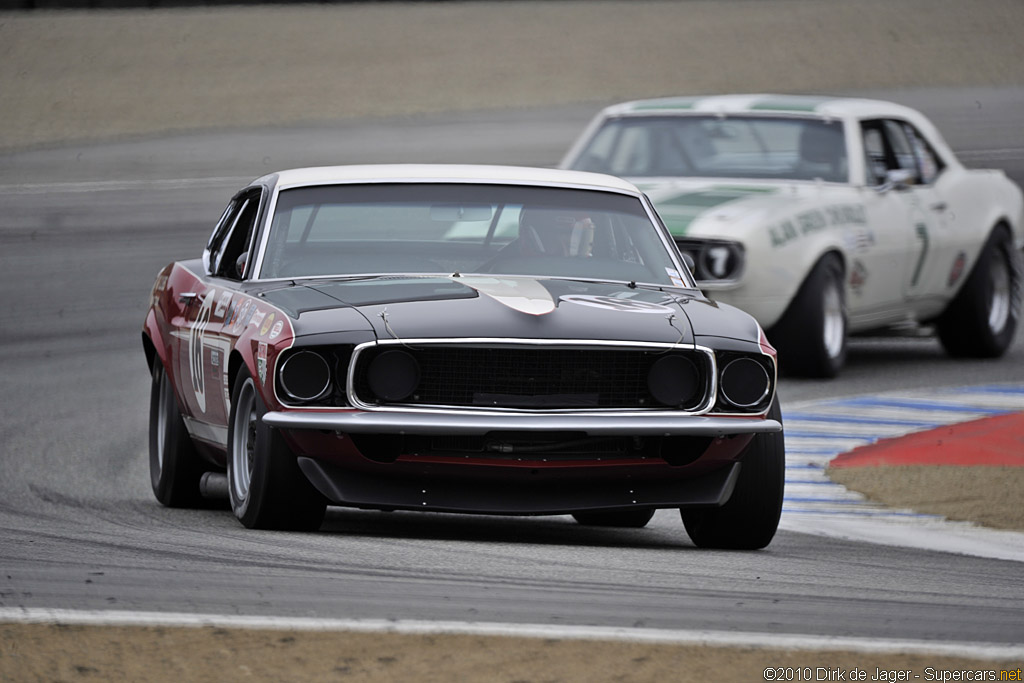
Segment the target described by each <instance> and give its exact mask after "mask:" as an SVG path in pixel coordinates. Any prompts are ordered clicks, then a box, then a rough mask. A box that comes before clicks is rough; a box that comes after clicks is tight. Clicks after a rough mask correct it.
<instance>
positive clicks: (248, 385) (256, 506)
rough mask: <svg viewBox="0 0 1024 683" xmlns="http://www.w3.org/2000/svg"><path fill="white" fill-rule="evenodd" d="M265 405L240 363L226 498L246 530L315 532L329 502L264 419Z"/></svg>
mask: <svg viewBox="0 0 1024 683" xmlns="http://www.w3.org/2000/svg"><path fill="white" fill-rule="evenodd" d="M266 412H267V407H266V405H265V404H264V403H263V399H262V398H261V397H260V394H259V391H257V390H256V383H255V382H254V381H253V379H252V375H250V374H249V371H248V369H247V368H246V367H245V366H244V365H243V366H242V368H241V369H240V370H239V371H238V375H237V376H236V379H235V386H234V389H233V390H232V392H231V416H230V418H229V420H228V453H227V463H228V497H229V498H230V500H231V510H232V511H233V512H234V513H235V517H237V518H238V521H240V522H241V523H242V524H243V525H244V526H246V527H248V528H250V529H281V530H292V531H314V530H316V529H318V528H319V527H320V524H321V523H322V522H323V519H324V511H325V510H326V507H327V501H326V500H325V499H324V497H323V496H322V495H320V492H319V491H317V490H316V489H315V488H313V485H312V484H310V483H309V480H308V479H306V477H305V475H304V474H302V471H301V470H300V469H299V466H298V463H297V462H296V459H295V454H294V453H292V451H291V449H290V448H289V447H288V444H287V443H286V442H285V440H284V437H283V436H281V433H280V432H279V431H278V430H276V429H272V428H270V427H268V426H267V425H266V424H264V423H263V415H264V414H266Z"/></svg>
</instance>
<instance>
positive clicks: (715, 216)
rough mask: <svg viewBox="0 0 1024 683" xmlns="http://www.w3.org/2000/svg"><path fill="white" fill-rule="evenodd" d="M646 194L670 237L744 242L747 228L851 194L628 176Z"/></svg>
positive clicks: (811, 187) (800, 186)
mask: <svg viewBox="0 0 1024 683" xmlns="http://www.w3.org/2000/svg"><path fill="white" fill-rule="evenodd" d="M634 182H635V183H636V185H637V186H638V187H639V188H640V189H641V190H643V191H644V192H646V193H647V195H648V196H649V197H650V198H651V201H652V202H654V205H655V207H656V208H657V210H658V213H659V214H660V215H661V218H662V220H664V221H665V225H666V226H667V227H668V229H669V231H670V232H671V233H672V236H673V237H686V236H690V237H716V238H719V239H734V240H738V241H744V238H745V237H747V236H748V235H749V233H750V231H752V230H757V231H764V230H765V229H766V227H767V226H768V225H770V224H772V223H774V222H776V221H778V220H780V219H782V218H784V217H787V216H798V215H799V214H801V213H802V212H804V211H807V210H809V209H811V208H817V207H822V206H839V207H841V206H842V205H843V204H844V200H845V201H846V202H849V201H850V200H851V199H852V198H851V197H850V196H849V195H850V188H849V187H847V186H843V185H835V184H827V183H806V182H763V181H749V182H744V181H742V180H730V179H718V178H710V179H709V178H693V179H676V178H673V179H650V178H637V179H634Z"/></svg>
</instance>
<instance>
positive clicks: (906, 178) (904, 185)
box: [878, 168, 914, 192]
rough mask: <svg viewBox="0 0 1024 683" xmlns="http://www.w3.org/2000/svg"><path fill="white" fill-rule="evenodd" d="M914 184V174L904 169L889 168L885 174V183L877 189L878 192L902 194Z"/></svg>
mask: <svg viewBox="0 0 1024 683" xmlns="http://www.w3.org/2000/svg"><path fill="white" fill-rule="evenodd" d="M913 184H914V172H913V171H908V170H907V169H905V168H891V169H889V170H888V171H886V172H885V182H884V183H883V184H882V186H881V187H879V188H878V191H879V192H888V191H889V190H896V191H897V192H902V191H903V190H908V189H910V186H911V185H913Z"/></svg>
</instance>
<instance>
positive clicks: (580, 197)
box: [142, 165, 785, 548]
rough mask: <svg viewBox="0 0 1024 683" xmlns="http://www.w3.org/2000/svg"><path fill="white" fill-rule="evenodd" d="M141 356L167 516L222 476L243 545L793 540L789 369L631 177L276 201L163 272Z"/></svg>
mask: <svg viewBox="0 0 1024 683" xmlns="http://www.w3.org/2000/svg"><path fill="white" fill-rule="evenodd" d="M509 225H514V226H515V229H514V230H510V229H509V228H508V227H507V226H509ZM499 228H500V229H499ZM142 341H143V346H144V348H145V353H146V359H147V361H148V363H149V367H150V370H151V374H152V403H151V411H150V470H151V475H152V487H153V492H154V494H155V495H156V498H157V499H158V500H159V501H160V502H161V503H163V504H164V505H168V506H189V505H197V504H201V503H202V502H203V497H202V496H203V487H202V486H201V483H202V482H204V481H207V480H208V479H209V477H210V476H217V475H216V473H218V472H226V484H227V489H228V497H229V498H230V502H231V507H232V510H233V511H234V514H235V515H236V516H237V518H238V519H239V520H240V521H241V523H242V524H243V525H245V526H247V527H258V528H283V529H314V528H317V527H319V525H320V524H321V523H322V520H323V518H324V514H325V508H326V506H328V505H335V506H348V507H355V508H364V509H382V510H425V511H444V512H466V513H483V514H508V515H540V514H571V515H573V516H574V517H575V518H576V520H577V521H578V522H580V523H582V524H588V525H602V526H626V527H642V526H644V525H645V524H646V523H647V522H648V521H649V520H650V519H651V516H652V515H653V511H654V510H656V509H658V508H673V509H679V510H680V511H681V516H682V520H683V522H684V524H685V528H686V530H687V532H688V533H689V535H690V537H691V539H692V540H693V542H694V543H696V544H697V545H699V546H709V547H737V548H760V547H763V546H765V545H767V544H768V543H769V541H770V540H771V538H772V537H773V535H774V533H775V531H776V528H777V525H778V521H779V513H780V510H781V505H782V494H783V468H784V458H785V455H784V449H783V437H782V431H781V430H782V424H781V419H780V412H779V406H778V402H777V401H776V397H775V384H776V363H775V351H774V349H773V348H772V347H771V345H769V344H768V342H767V340H766V339H765V336H764V333H763V332H762V330H761V328H760V327H759V326H758V324H757V322H756V321H755V320H754V319H753V318H752V317H750V316H749V315H748V314H746V313H744V312H741V311H739V310H736V309H734V308H731V307H729V306H725V305H721V304H716V303H713V302H711V301H708V300H707V299H706V298H704V297H703V296H702V294H701V292H700V290H699V289H697V288H696V286H695V282H694V281H693V279H692V275H691V274H690V273H689V271H688V270H687V269H686V266H685V265H684V264H683V263H682V261H681V258H680V255H679V252H678V251H677V250H676V249H675V247H674V245H673V243H672V241H671V238H670V237H669V235H668V233H667V232H666V231H665V229H664V226H662V225H661V223H660V222H659V220H658V218H657V215H656V214H655V212H654V210H653V207H652V206H651V205H650V203H649V202H648V200H647V199H646V198H645V197H644V195H643V194H642V193H641V192H639V191H638V190H637V189H636V188H635V187H634V186H633V185H631V184H630V183H628V182H626V181H623V180H620V179H617V178H613V177H611V176H603V175H598V174H592V173H579V172H571V171H559V170H552V169H527V168H512V167H499V166H409V165H396V166H350V167H332V168H312V169H295V170H287V171H282V172H280V173H273V174H270V175H267V176H264V177H261V178H258V179H256V180H254V181H253V182H252V183H251V184H250V185H249V186H247V187H245V188H243V189H242V190H240V191H239V192H238V193H237V194H235V195H234V197H233V198H232V199H231V201H230V203H229V204H228V206H227V208H226V209H225V211H224V213H223V216H222V217H221V219H220V220H219V221H218V222H217V224H216V227H215V228H214V230H213V234H212V236H211V238H210V240H209V243H208V244H207V245H206V249H205V250H204V251H203V253H202V256H201V257H199V258H195V259H193V260H187V261H181V262H176V263H172V264H170V265H168V266H167V267H166V268H164V269H163V270H162V271H161V272H160V273H159V275H158V276H157V278H156V283H155V285H154V286H153V290H152V295H151V306H150V308H149V311H148V313H147V314H146V318H145V322H144V326H143V329H142ZM211 473H213V474H212V475H211ZM220 476H221V477H222V480H223V478H224V477H225V475H220Z"/></svg>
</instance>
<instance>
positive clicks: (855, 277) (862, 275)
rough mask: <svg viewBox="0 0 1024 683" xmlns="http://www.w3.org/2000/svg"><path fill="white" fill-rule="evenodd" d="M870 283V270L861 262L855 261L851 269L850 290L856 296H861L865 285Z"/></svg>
mask: <svg viewBox="0 0 1024 683" xmlns="http://www.w3.org/2000/svg"><path fill="white" fill-rule="evenodd" d="M867 281H868V269H867V267H866V266H865V265H864V264H863V263H861V262H860V261H854V262H853V267H852V268H850V290H851V291H852V292H853V293H854V294H860V293H861V288H862V287H863V286H864V283H865V282H867Z"/></svg>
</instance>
